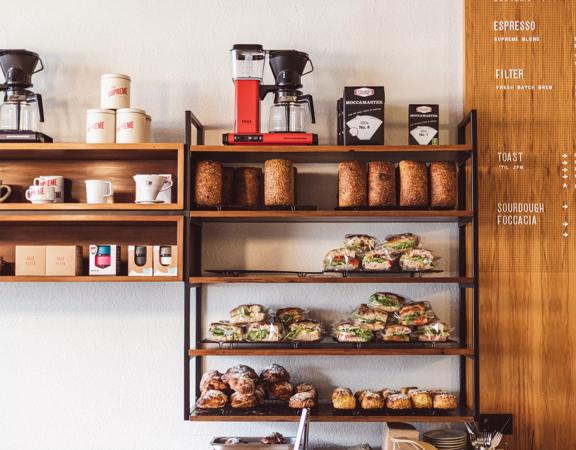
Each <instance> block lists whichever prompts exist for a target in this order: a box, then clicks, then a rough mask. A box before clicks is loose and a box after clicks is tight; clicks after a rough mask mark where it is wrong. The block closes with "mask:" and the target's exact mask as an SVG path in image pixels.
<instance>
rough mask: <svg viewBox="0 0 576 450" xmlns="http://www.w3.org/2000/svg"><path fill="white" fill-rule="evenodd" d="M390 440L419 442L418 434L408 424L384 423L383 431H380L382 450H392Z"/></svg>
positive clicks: (392, 444)
mask: <svg viewBox="0 0 576 450" xmlns="http://www.w3.org/2000/svg"><path fill="white" fill-rule="evenodd" d="M392 438H396V439H410V440H413V441H418V440H420V432H419V431H418V430H417V429H416V428H415V427H414V426H413V425H410V424H409V423H403V422H388V423H386V422H384V429H383V431H382V450H394V443H393V442H392Z"/></svg>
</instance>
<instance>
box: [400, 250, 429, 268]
mask: <svg viewBox="0 0 576 450" xmlns="http://www.w3.org/2000/svg"><path fill="white" fill-rule="evenodd" d="M435 260H436V258H435V257H434V255H433V254H432V252H431V251H430V250H424V249H423V248H415V249H412V250H408V251H407V252H405V253H404V254H403V255H402V256H401V257H400V267H401V269H402V270H406V271H410V272H422V271H426V270H434V269H435V268H436V265H435V264H434V262H435Z"/></svg>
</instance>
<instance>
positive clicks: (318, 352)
mask: <svg viewBox="0 0 576 450" xmlns="http://www.w3.org/2000/svg"><path fill="white" fill-rule="evenodd" d="M188 355H189V356H191V357H196V356H437V355H439V356H441V355H445V356H474V349H469V348H457V347H456V348H441V347H438V348H400V347H396V348H330V347H327V348H262V347H260V348H246V347H243V348H240V347H239V348H218V347H217V348H201V349H190V350H189V351H188Z"/></svg>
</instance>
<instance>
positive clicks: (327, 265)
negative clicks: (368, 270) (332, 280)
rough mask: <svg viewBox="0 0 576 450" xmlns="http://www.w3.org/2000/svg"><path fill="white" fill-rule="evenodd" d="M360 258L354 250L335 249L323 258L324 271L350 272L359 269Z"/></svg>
mask: <svg viewBox="0 0 576 450" xmlns="http://www.w3.org/2000/svg"><path fill="white" fill-rule="evenodd" d="M360 261H361V258H360V257H358V255H357V254H356V252H355V251H354V250H350V249H348V248H337V249H334V250H331V251H329V252H328V253H327V254H326V256H325V257H324V270H325V271H327V272H351V271H354V270H358V269H359V268H360Z"/></svg>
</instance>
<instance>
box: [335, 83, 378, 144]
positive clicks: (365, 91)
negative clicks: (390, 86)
mask: <svg viewBox="0 0 576 450" xmlns="http://www.w3.org/2000/svg"><path fill="white" fill-rule="evenodd" d="M384 101H385V96H384V87H383V86H364V87H362V86H346V87H345V88H344V97H343V99H342V119H341V120H342V125H341V128H340V126H339V128H340V131H339V132H340V133H341V134H342V139H341V142H342V143H343V144H344V145H384ZM339 115H340V114H339Z"/></svg>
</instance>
